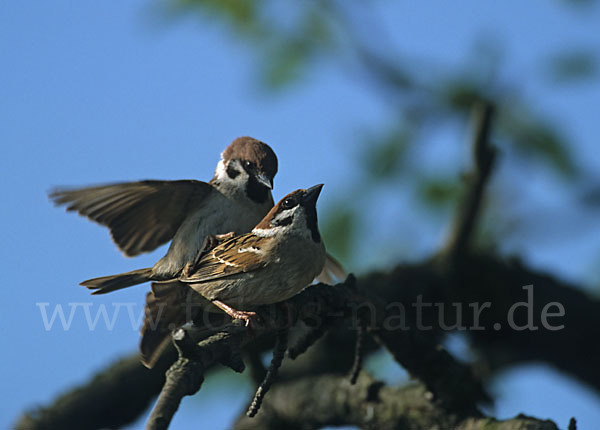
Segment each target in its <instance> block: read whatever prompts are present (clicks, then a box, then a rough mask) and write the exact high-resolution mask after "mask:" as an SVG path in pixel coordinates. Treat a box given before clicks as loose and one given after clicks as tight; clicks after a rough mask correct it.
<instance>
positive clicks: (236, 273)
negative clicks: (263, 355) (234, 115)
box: [82, 184, 326, 367]
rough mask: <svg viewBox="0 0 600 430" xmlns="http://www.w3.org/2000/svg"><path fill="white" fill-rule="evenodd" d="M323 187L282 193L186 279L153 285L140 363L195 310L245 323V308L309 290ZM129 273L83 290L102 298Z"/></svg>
mask: <svg viewBox="0 0 600 430" xmlns="http://www.w3.org/2000/svg"><path fill="white" fill-rule="evenodd" d="M322 187H323V185H322V184H321V185H316V186H314V187H311V188H309V189H307V190H296V191H294V192H292V193H290V194H288V195H287V196H285V197H284V198H283V199H282V200H281V201H280V202H279V203H277V205H275V206H274V207H273V208H272V209H271V210H270V211H269V213H268V214H267V215H266V216H265V217H264V218H263V219H262V221H261V222H260V223H258V224H257V225H256V227H254V228H253V229H252V231H251V232H250V233H246V234H243V235H240V236H234V237H232V238H230V239H227V240H225V241H224V242H222V243H220V244H219V245H217V246H216V247H214V248H213V249H212V250H210V251H208V252H204V253H202V254H201V257H200V258H199V259H198V260H197V262H196V264H195V265H194V267H193V268H192V272H191V273H190V274H184V273H182V274H181V275H180V276H178V277H177V278H176V279H173V280H170V281H165V282H155V283H153V284H152V292H151V293H148V296H147V301H146V319H145V321H144V327H143V328H142V341H141V345H140V349H141V351H142V361H143V363H144V364H146V365H147V366H149V367H151V366H152V365H153V364H154V362H155V361H156V359H157V358H158V356H159V354H160V352H161V351H162V349H163V347H164V345H165V344H166V342H165V341H167V340H168V334H169V333H170V331H171V330H172V329H173V328H174V327H176V326H179V325H182V324H183V323H185V322H186V321H188V320H193V319H195V316H196V315H197V314H198V313H199V312H200V311H202V310H208V311H216V308H214V307H212V306H210V303H209V302H211V303H212V304H214V305H215V306H217V307H218V308H220V309H221V310H223V311H224V312H226V313H227V314H229V315H230V316H231V317H232V318H240V319H244V320H246V323H247V324H248V323H249V322H250V321H251V320H252V318H254V317H255V316H256V314H255V312H253V310H252V309H255V308H256V307H258V306H261V305H269V304H272V303H277V302H281V301H284V300H287V299H289V298H290V297H292V296H294V295H296V294H297V293H299V292H300V291H302V290H303V289H304V288H305V287H306V286H308V285H309V284H310V282H311V281H312V280H313V279H314V278H315V277H316V276H317V275H318V274H319V273H320V272H321V271H322V269H323V266H324V264H325V259H326V253H325V246H324V245H323V241H322V240H321V236H320V234H319V229H318V225H317V211H316V202H317V198H318V196H319V193H320V192H321V188H322ZM143 270H145V271H149V270H151V269H142V271H143ZM136 272H139V271H136ZM131 273H132V272H130V273H124V274H121V275H115V276H108V277H103V278H97V279H91V280H88V281H84V282H82V285H85V286H87V287H88V288H90V289H94V290H95V291H94V294H102V293H105V292H109V291H113V288H112V285H113V281H114V279H115V278H116V277H125V278H127V277H129V276H131ZM186 286H187V287H189V288H186ZM194 292H195V293H199V295H198V294H195V293H194ZM190 298H191V301H190ZM190 305H191V306H190ZM207 305H208V306H207ZM186 307H187V309H186ZM192 307H195V308H196V312H195V314H196V315H195V314H194V313H192V309H191V308H192ZM211 308H212V309H211Z"/></svg>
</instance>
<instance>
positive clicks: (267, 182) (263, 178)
mask: <svg viewBox="0 0 600 430" xmlns="http://www.w3.org/2000/svg"><path fill="white" fill-rule="evenodd" d="M254 177H255V178H256V180H257V181H258V183H259V184H262V185H264V186H265V187H267V188H268V189H270V190H272V189H273V179H272V178H269V177H268V176H267V175H265V174H264V173H263V172H258V171H257V172H255V173H254Z"/></svg>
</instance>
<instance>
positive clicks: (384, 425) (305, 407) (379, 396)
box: [234, 372, 558, 430]
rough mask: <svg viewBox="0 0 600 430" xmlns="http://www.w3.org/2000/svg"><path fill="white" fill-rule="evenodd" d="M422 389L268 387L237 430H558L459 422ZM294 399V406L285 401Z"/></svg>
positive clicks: (318, 380) (544, 424)
mask: <svg viewBox="0 0 600 430" xmlns="http://www.w3.org/2000/svg"><path fill="white" fill-rule="evenodd" d="M429 397H430V396H429V395H428V391H427V389H426V388H425V387H424V386H423V385H421V384H412V385H410V386H407V387H402V388H395V387H387V386H385V385H384V384H383V383H381V382H378V381H375V380H374V379H373V378H371V377H370V376H369V375H367V374H365V373H364V372H363V373H362V374H361V375H360V377H359V378H358V381H357V383H356V384H354V385H353V384H350V383H349V381H348V380H347V378H345V377H343V376H333V375H323V376H318V377H306V378H301V379H299V380H294V381H289V382H286V383H282V384H278V385H276V386H274V387H273V389H272V390H271V393H270V395H269V397H268V398H267V399H265V403H264V405H263V408H262V409H261V411H260V412H259V413H258V415H257V416H256V417H255V418H253V419H249V418H247V417H245V416H243V415H242V416H240V417H239V418H238V420H237V422H236V423H235V427H234V428H235V429H236V430H251V429H257V428H260V429H263V430H270V429H273V430H275V429H281V428H286V429H292V430H312V429H316V428H321V427H324V426H342V425H346V426H347V425H352V426H359V427H361V428H364V429H378V430H387V429H398V428H406V429H416V428H422V429H425V428H444V429H450V428H452V429H457V430H467V429H468V430H476V429H482V430H483V429H484V428H492V427H493V428H494V429H498V430H514V429H528V430H557V429H558V427H557V426H556V425H555V424H554V423H553V422H552V421H542V420H538V419H535V418H530V417H526V416H524V415H519V416H518V417H515V418H512V419H510V420H505V421H497V420H495V419H493V418H486V417H483V416H481V415H480V414H477V415H472V416H466V417H461V416H459V415H456V414H452V413H448V411H447V410H445V409H444V408H442V407H440V406H439V405H438V404H436V403H435V402H432V401H431V400H430V399H429ZM290 399H293V401H290Z"/></svg>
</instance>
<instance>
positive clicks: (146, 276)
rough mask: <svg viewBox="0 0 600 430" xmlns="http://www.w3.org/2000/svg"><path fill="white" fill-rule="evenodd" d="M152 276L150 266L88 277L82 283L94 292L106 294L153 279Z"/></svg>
mask: <svg viewBox="0 0 600 430" xmlns="http://www.w3.org/2000/svg"><path fill="white" fill-rule="evenodd" d="M152 277H153V275H152V268H150V267H148V268H146V269H138V270H132V271H131V272H126V273H120V274H118V275H111V276H102V277H100V278H93V279H88V280H86V281H83V282H82V283H81V284H80V285H83V286H85V287H87V288H89V289H90V290H94V292H93V293H92V294H106V293H110V292H112V291H116V290H120V289H122V288H127V287H132V286H134V285H138V284H143V283H144V282H148V281H152V280H153V279H152Z"/></svg>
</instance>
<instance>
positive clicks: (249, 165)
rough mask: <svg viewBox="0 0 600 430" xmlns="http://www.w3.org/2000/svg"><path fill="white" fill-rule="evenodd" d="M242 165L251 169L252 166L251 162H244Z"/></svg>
mask: <svg viewBox="0 0 600 430" xmlns="http://www.w3.org/2000/svg"><path fill="white" fill-rule="evenodd" d="M244 165H245V166H246V167H251V166H252V162H251V161H246V162H244Z"/></svg>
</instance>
